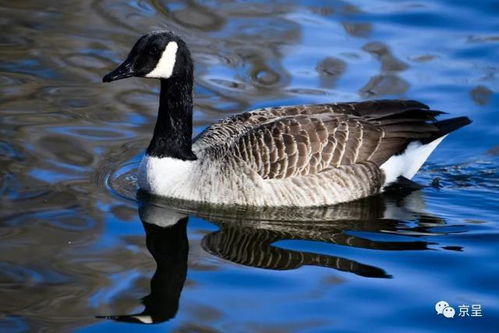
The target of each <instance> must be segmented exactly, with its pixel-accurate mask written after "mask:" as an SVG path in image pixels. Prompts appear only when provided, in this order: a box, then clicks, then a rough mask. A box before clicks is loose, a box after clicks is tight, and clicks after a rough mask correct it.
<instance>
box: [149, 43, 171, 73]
mask: <svg viewBox="0 0 499 333" xmlns="http://www.w3.org/2000/svg"><path fill="white" fill-rule="evenodd" d="M177 49H178V45H177V43H176V42H169V43H168V45H166V48H165V50H164V51H163V54H161V58H160V59H159V61H158V64H157V65H156V67H155V68H154V69H153V70H152V71H151V72H149V73H148V74H146V77H150V78H155V79H160V78H161V79H168V78H169V77H170V76H171V75H172V73H173V67H174V66H175V59H176V56H177Z"/></svg>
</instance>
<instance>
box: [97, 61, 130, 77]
mask: <svg viewBox="0 0 499 333" xmlns="http://www.w3.org/2000/svg"><path fill="white" fill-rule="evenodd" d="M132 76H134V72H133V70H132V63H131V62H130V61H128V60H125V62H124V63H122V64H121V65H119V66H118V68H116V69H115V70H114V71H112V72H110V73H108V74H106V75H105V76H104V77H103V78H102V82H111V81H116V80H121V79H126V78H127V77H132Z"/></svg>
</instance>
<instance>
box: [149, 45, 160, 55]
mask: <svg viewBox="0 0 499 333" xmlns="http://www.w3.org/2000/svg"><path fill="white" fill-rule="evenodd" d="M158 53H159V49H158V47H157V46H153V47H151V48H150V49H149V54H151V55H154V54H158Z"/></svg>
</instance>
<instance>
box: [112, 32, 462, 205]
mask: <svg viewBox="0 0 499 333" xmlns="http://www.w3.org/2000/svg"><path fill="white" fill-rule="evenodd" d="M128 77H143V78H150V79H158V80H159V81H160V83H161V90H160V95H159V109H158V115H157V120H156V125H155V127H154V133H153V135H152V139H151V141H150V144H149V146H148V147H147V149H146V152H145V155H144V157H143V159H142V161H141V163H140V166H139V170H138V185H139V188H140V189H141V190H143V191H146V192H148V193H150V194H153V195H156V196H162V197H168V198H175V199H180V200H187V201H195V202H202V203H207V204H220V205H236V206H237V205H242V206H257V207H273V206H286V207H313V206H327V205H334V204H338V203H341V202H347V201H353V200H356V199H360V198H363V197H367V196H371V195H375V194H377V193H380V192H383V191H385V190H386V189H387V188H388V187H390V186H391V185H392V184H395V183H397V182H398V181H407V180H410V179H411V178H412V177H413V176H414V175H415V174H416V172H417V171H418V170H419V169H420V167H421V166H422V164H423V163H424V162H425V161H426V159H427V158H428V156H429V155H430V154H431V152H432V151H433V150H434V149H435V148H436V146H437V145H438V144H439V143H440V142H441V141H442V140H443V139H444V138H445V137H446V136H447V134H449V133H450V132H452V131H454V130H456V129H458V128H460V127H463V126H465V125H468V124H469V123H471V121H470V119H468V118H467V117H457V118H451V119H446V120H436V118H437V117H438V116H440V115H442V114H444V112H441V111H435V110H431V109H430V108H429V107H428V106H427V105H425V104H423V103H420V102H417V101H413V100H372V101H361V102H344V103H331V104H309V105H294V106H277V107H265V108H261V109H257V110H253V111H249V112H243V113H240V114H236V115H233V116H230V117H228V118H225V119H223V120H221V121H219V122H217V123H215V124H213V125H211V126H210V127H208V128H207V129H206V130H204V131H203V132H202V133H200V134H199V135H197V136H196V137H195V138H194V139H193V138H192V113H193V101H192V87H193V61H192V58H191V54H190V51H189V49H188V47H187V45H186V43H185V42H184V41H183V40H182V39H181V38H180V37H179V36H178V35H176V34H175V33H173V32H170V31H153V32H150V33H148V34H145V35H143V36H142V37H140V38H139V39H138V40H137V42H136V43H135V45H134V46H133V48H132V49H131V51H130V53H129V55H128V57H127V58H126V60H125V61H124V62H123V63H122V64H121V65H119V66H118V67H117V68H116V69H115V70H113V71H111V72H110V73H108V74H107V75H105V76H104V77H103V82H111V81H115V80H120V79H124V78H128Z"/></svg>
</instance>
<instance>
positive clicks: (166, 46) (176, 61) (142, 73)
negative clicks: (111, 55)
mask: <svg viewBox="0 0 499 333" xmlns="http://www.w3.org/2000/svg"><path fill="white" fill-rule="evenodd" d="M132 76H137V77H145V78H152V79H170V78H174V77H185V76H192V60H191V55H190V52H189V49H188V48H187V46H186V45H185V42H184V41H183V40H182V39H180V37H178V36H177V35H175V34H174V33H172V32H169V31H153V32H150V33H148V34H146V35H144V36H142V37H140V38H139V40H138V41H137V42H136V43H135V45H134V46H133V48H132V50H131V51H130V54H129V55H128V57H127V58H126V60H125V61H124V62H123V63H122V64H121V65H119V66H118V68H116V69H115V70H114V71H112V72H110V73H109V74H107V75H106V76H104V77H103V78H102V81H104V82H111V81H115V80H120V79H125V78H127V77H132Z"/></svg>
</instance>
